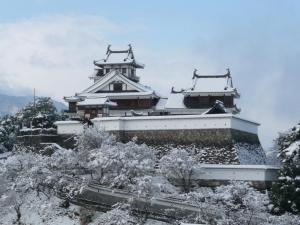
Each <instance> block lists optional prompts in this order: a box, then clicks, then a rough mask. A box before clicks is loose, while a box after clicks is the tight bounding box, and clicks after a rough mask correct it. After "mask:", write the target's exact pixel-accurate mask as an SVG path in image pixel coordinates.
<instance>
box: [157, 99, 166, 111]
mask: <svg viewBox="0 0 300 225" xmlns="http://www.w3.org/2000/svg"><path fill="white" fill-rule="evenodd" d="M167 101H168V98H160V99H159V100H158V102H157V104H156V106H155V109H156V110H165V109H166V104H167Z"/></svg>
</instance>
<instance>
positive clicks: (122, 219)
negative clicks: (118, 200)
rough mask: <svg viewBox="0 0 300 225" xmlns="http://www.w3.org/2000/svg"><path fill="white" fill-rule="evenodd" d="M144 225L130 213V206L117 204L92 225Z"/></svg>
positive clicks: (97, 218)
mask: <svg viewBox="0 0 300 225" xmlns="http://www.w3.org/2000/svg"><path fill="white" fill-rule="evenodd" d="M137 224H143V223H140V222H139V219H138V218H137V217H135V216H133V215H132V213H131V212H130V205H128V204H117V205H115V206H114V207H113V209H112V210H110V211H108V212H107V213H103V214H101V215H100V216H98V217H96V218H94V219H93V222H92V223H91V225H137Z"/></svg>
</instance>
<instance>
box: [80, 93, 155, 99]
mask: <svg viewBox="0 0 300 225" xmlns="http://www.w3.org/2000/svg"><path fill="white" fill-rule="evenodd" d="M78 95H79V96H80V97H88V98H106V97H107V98H113V99H126V98H151V97H157V96H156V94H155V93H154V92H153V91H146V92H123V93H117V92H106V93H80V94H78Z"/></svg>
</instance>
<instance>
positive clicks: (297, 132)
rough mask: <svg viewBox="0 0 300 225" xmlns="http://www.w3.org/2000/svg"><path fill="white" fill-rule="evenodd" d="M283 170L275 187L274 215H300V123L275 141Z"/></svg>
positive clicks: (273, 199)
mask: <svg viewBox="0 0 300 225" xmlns="http://www.w3.org/2000/svg"><path fill="white" fill-rule="evenodd" d="M275 147H276V149H277V150H278V157H279V159H280V161H281V165H282V168H281V169H280V172H279V180H278V181H277V182H276V183H275V184H274V185H273V187H272V192H271V199H272V201H273V204H274V208H273V211H274V213H282V212H285V211H288V212H292V213H297V214H300V123H299V124H297V125H296V126H295V127H293V128H292V129H291V130H289V131H288V132H285V133H282V134H280V135H279V137H278V138H277V140H276V141H275Z"/></svg>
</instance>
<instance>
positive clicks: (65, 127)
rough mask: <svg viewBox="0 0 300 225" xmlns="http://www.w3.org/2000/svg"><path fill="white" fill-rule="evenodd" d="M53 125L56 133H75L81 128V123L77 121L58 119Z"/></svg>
mask: <svg viewBox="0 0 300 225" xmlns="http://www.w3.org/2000/svg"><path fill="white" fill-rule="evenodd" d="M55 125H56V126H57V133H58V134H76V133H80V132H81V131H82V130H83V124H82V123H80V122H78V121H58V122H56V123H55Z"/></svg>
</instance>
